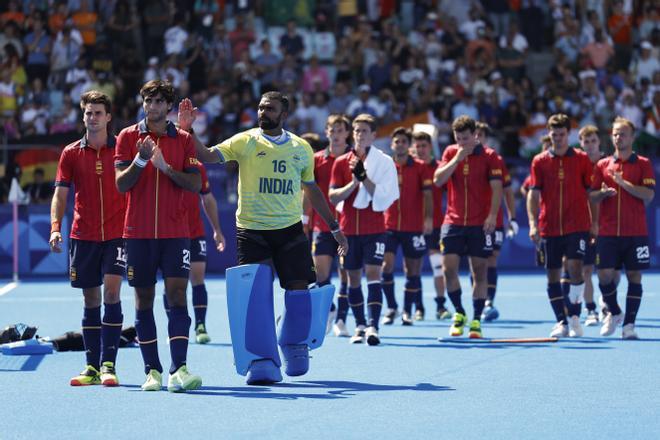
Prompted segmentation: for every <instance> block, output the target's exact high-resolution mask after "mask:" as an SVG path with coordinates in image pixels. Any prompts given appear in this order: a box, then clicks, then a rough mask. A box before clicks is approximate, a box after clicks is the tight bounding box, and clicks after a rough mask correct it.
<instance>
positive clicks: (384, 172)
mask: <svg viewBox="0 0 660 440" xmlns="http://www.w3.org/2000/svg"><path fill="white" fill-rule="evenodd" d="M364 168H365V170H366V171H367V177H368V178H369V180H371V181H372V182H373V183H374V184H375V185H376V189H375V190H374V194H373V196H372V195H371V194H369V191H367V188H365V186H364V184H363V183H360V185H359V186H358V189H357V191H358V192H357V195H356V196H355V200H353V207H355V208H357V209H364V208H366V207H367V206H369V202H371V208H372V209H373V210H374V211H376V212H383V211H385V210H386V209H387V208H389V207H390V205H391V204H392V203H394V201H395V200H397V199H398V198H399V179H398V177H397V174H396V166H395V165H394V161H393V160H392V158H391V157H390V156H388V155H386V154H385V153H383V152H382V151H380V150H379V149H378V148H376V147H373V146H372V147H371V148H370V149H369V154H368V155H367V158H366V159H365V161H364ZM343 205H344V202H341V203H339V204H338V205H337V211H340V212H341V211H342V208H343Z"/></svg>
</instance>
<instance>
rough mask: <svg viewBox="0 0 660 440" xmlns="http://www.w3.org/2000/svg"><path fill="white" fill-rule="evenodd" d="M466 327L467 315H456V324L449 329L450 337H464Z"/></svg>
mask: <svg viewBox="0 0 660 440" xmlns="http://www.w3.org/2000/svg"><path fill="white" fill-rule="evenodd" d="M464 326H465V315H463V314H462V313H458V312H456V313H454V322H452V324H451V327H449V336H463V327H464Z"/></svg>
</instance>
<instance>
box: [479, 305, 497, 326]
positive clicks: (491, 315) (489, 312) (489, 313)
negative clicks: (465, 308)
mask: <svg viewBox="0 0 660 440" xmlns="http://www.w3.org/2000/svg"><path fill="white" fill-rule="evenodd" d="M499 317H500V312H498V311H497V309H496V308H495V306H486V307H485V308H484V311H483V313H482V314H481V320H482V321H486V322H491V321H495V320H496V319H497V318H499Z"/></svg>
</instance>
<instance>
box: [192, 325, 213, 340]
mask: <svg viewBox="0 0 660 440" xmlns="http://www.w3.org/2000/svg"><path fill="white" fill-rule="evenodd" d="M195 339H196V340H197V343H198V344H208V343H209V342H211V337H210V336H209V334H208V333H207V332H206V326H205V325H204V324H203V323H199V324H197V327H196V328H195Z"/></svg>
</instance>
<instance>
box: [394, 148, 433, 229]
mask: <svg viewBox="0 0 660 440" xmlns="http://www.w3.org/2000/svg"><path fill="white" fill-rule="evenodd" d="M394 164H395V165H396V173H397V176H398V178H399V199H398V200H396V201H395V202H394V203H392V205H391V206H390V207H389V208H387V209H386V210H385V228H386V229H388V230H391V231H401V232H422V230H423V229H424V191H430V190H431V184H432V181H431V179H430V178H429V173H428V170H427V167H426V164H425V163H424V162H422V161H420V160H417V159H414V158H413V157H412V156H408V159H407V160H406V163H405V164H403V165H400V164H399V163H398V162H396V161H394Z"/></svg>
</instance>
